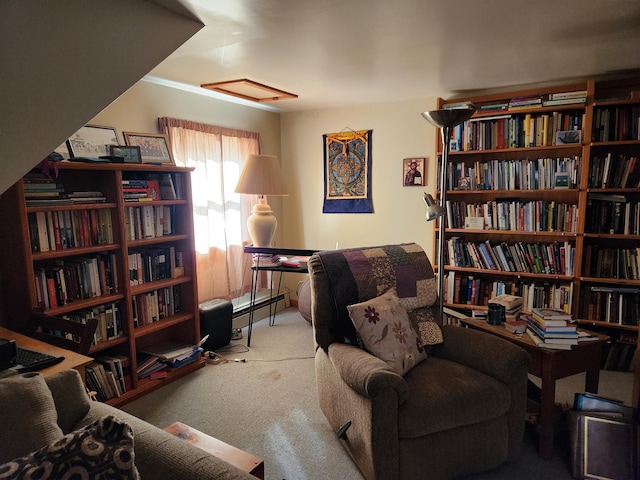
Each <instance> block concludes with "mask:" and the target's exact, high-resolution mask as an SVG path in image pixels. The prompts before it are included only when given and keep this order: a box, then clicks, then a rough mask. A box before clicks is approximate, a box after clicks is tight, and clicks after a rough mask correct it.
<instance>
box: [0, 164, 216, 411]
mask: <svg viewBox="0 0 640 480" xmlns="http://www.w3.org/2000/svg"><path fill="white" fill-rule="evenodd" d="M55 167H56V168H55V169H54V168H50V169H49V175H50V177H47V176H46V175H44V174H43V173H42V172H41V171H40V170H39V168H37V169H34V171H33V172H30V173H29V174H28V175H26V176H25V177H24V178H23V179H21V180H20V181H18V182H17V183H16V184H15V185H14V186H13V187H11V188H10V189H9V190H7V191H6V192H5V193H4V194H3V195H2V197H0V216H1V218H2V222H3V229H2V230H1V232H0V238H1V242H2V243H1V244H2V245H3V247H4V248H5V249H6V252H7V255H5V258H4V259H3V262H2V264H1V265H0V274H1V280H0V282H1V283H0V285H1V288H2V293H3V295H4V305H5V322H4V323H5V326H7V327H8V328H11V329H13V330H16V331H19V332H23V333H26V332H27V330H28V321H29V318H30V315H31V314H32V313H33V312H36V311H37V312H44V313H46V314H48V315H55V316H62V317H66V318H70V319H72V320H75V321H78V322H83V321H85V320H86V319H87V318H91V317H94V318H98V329H97V331H96V335H95V338H94V342H93V345H92V346H91V350H90V353H89V355H90V356H92V357H94V358H95V359H96V362H94V363H93V364H92V365H90V366H89V368H88V369H87V370H86V376H87V378H86V381H87V385H88V386H89V388H90V389H92V390H94V391H97V392H98V398H99V399H101V400H106V401H107V402H108V403H110V404H113V405H122V404H124V403H126V402H128V401H130V400H132V399H134V398H137V397H138V396H140V395H143V394H145V393H147V392H149V391H151V390H154V389H156V388H158V387H160V386H162V385H163V384H164V383H166V382H167V381H171V380H175V379H177V378H180V377H182V376H184V375H185V374H187V373H189V372H192V371H193V370H195V369H197V368H199V367H202V366H203V365H204V362H203V360H202V359H197V360H196V361H194V362H192V363H188V364H186V365H184V366H181V367H180V368H176V369H173V370H172V369H169V371H168V372H167V376H166V377H164V378H162V379H151V378H149V377H144V378H138V375H137V371H138V369H139V367H140V366H141V365H140V363H141V361H142V360H143V358H144V359H146V357H144V356H143V355H140V352H141V350H145V349H147V348H149V346H151V345H154V344H157V343H159V342H163V341H166V340H173V341H177V342H181V343H184V344H197V343H198V342H199V340H200V326H199V314H198V300H197V285H196V275H195V252H194V244H195V242H194V237H193V220H192V219H193V215H192V202H191V196H190V191H191V189H190V173H191V170H190V169H187V168H181V167H175V166H154V165H142V164H139V165H132V164H109V163H105V164H95V165H94V164H91V165H89V164H85V163H75V162H60V163H57V164H56V165H55ZM55 171H57V174H54V172H55ZM109 372H111V373H109ZM111 375H113V376H114V377H115V378H114V379H113V380H110V379H109V377H110V376H111ZM114 380H115V381H114ZM96 381H98V382H99V383H100V384H99V385H97V384H96V383H95V382H96ZM105 381H106V382H107V383H108V385H105V384H104V383H105Z"/></svg>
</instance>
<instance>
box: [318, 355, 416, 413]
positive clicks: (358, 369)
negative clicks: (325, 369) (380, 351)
mask: <svg viewBox="0 0 640 480" xmlns="http://www.w3.org/2000/svg"><path fill="white" fill-rule="evenodd" d="M329 359H330V360H331V363H332V364H333V366H334V367H335V369H336V371H337V372H338V374H339V375H340V377H342V379H343V380H344V381H345V383H347V384H348V385H349V386H350V387H351V388H353V389H354V390H355V391H356V392H358V393H360V394H361V395H364V396H367V397H371V398H372V397H375V396H377V395H378V394H380V393H381V392H383V391H385V390H389V389H392V390H395V391H396V394H397V396H398V404H399V405H401V404H402V403H404V402H405V400H406V399H407V398H408V395H409V388H408V387H407V384H406V382H405V381H404V378H402V377H401V376H400V375H398V374H397V373H395V372H394V371H393V370H392V369H391V367H389V365H387V363H386V362H384V361H383V360H380V359H379V358H378V357H375V356H374V355H371V354H370V353H369V352H367V351H365V350H362V349H361V348H358V347H355V346H353V345H345V344H341V343H332V344H331V345H329Z"/></svg>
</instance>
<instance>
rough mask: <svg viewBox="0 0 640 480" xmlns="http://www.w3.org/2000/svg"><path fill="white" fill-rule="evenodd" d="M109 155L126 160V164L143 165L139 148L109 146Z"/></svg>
mask: <svg viewBox="0 0 640 480" xmlns="http://www.w3.org/2000/svg"><path fill="white" fill-rule="evenodd" d="M109 155H111V156H112V157H122V158H124V163H142V157H141V155H140V147H138V146H130V145H128V146H124V145H109Z"/></svg>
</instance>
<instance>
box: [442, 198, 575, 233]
mask: <svg viewBox="0 0 640 480" xmlns="http://www.w3.org/2000/svg"><path fill="white" fill-rule="evenodd" d="M445 205H446V208H447V227H448V228H471V229H474V228H477V226H478V224H477V223H473V222H469V221H468V219H469V218H480V219H482V222H481V225H482V227H481V228H482V229H486V230H514V231H515V230H519V231H526V232H575V231H576V230H577V228H578V205H576V204H569V203H560V202H556V201H553V200H552V201H547V200H532V201H528V202H527V201H524V202H523V201H520V200H491V201H487V202H482V203H467V202H461V201H452V200H447V201H446V203H445Z"/></svg>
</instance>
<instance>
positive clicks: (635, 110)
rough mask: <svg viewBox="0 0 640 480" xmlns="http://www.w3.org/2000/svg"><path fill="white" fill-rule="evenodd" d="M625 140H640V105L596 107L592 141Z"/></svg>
mask: <svg viewBox="0 0 640 480" xmlns="http://www.w3.org/2000/svg"><path fill="white" fill-rule="evenodd" d="M625 140H640V105H623V106H615V107H596V108H594V110H593V127H592V131H591V141H593V142H617V141H625Z"/></svg>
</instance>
